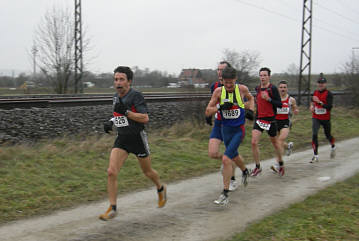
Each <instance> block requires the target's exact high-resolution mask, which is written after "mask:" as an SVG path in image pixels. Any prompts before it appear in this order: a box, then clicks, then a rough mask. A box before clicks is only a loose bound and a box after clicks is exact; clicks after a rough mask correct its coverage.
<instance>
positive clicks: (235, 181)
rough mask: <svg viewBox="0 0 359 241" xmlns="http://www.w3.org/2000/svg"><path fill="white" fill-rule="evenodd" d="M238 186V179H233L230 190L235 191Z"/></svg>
mask: <svg viewBox="0 0 359 241" xmlns="http://www.w3.org/2000/svg"><path fill="white" fill-rule="evenodd" d="M237 188H238V182H237V180H231V182H230V183H229V189H228V190H229V191H231V192H233V191H235V190H236V189H237Z"/></svg>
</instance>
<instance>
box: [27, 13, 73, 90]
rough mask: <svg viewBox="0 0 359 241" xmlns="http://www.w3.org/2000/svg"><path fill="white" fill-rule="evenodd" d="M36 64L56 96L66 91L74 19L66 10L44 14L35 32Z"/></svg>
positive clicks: (70, 70) (69, 79)
mask: <svg viewBox="0 0 359 241" xmlns="http://www.w3.org/2000/svg"><path fill="white" fill-rule="evenodd" d="M34 44H35V45H36V46H37V50H38V52H37V60H38V61H37V65H38V66H39V69H40V70H41V72H42V73H43V74H44V75H45V76H46V78H47V79H48V81H50V82H51V83H52V86H53V87H54V90H55V92H56V93H58V94H64V93H67V92H68V89H69V83H70V81H71V76H72V70H73V66H74V19H73V16H72V14H71V12H70V11H69V10H68V9H64V8H60V7H53V8H52V10H51V11H47V12H46V14H45V16H44V18H43V19H42V21H41V22H40V24H39V25H38V28H37V29H36V32H35V38H34Z"/></svg>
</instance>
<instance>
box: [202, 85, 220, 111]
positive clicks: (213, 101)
mask: <svg viewBox="0 0 359 241" xmlns="http://www.w3.org/2000/svg"><path fill="white" fill-rule="evenodd" d="M220 93H221V88H217V89H215V90H214V92H213V95H212V97H211V100H210V101H209V103H208V105H207V108H206V112H205V115H206V116H211V115H214V114H215V113H216V112H217V111H218V108H217V103H218V101H219V95H220Z"/></svg>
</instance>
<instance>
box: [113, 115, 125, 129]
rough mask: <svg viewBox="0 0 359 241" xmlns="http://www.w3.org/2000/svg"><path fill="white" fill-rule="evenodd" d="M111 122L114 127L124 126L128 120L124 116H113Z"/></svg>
mask: <svg viewBox="0 0 359 241" xmlns="http://www.w3.org/2000/svg"><path fill="white" fill-rule="evenodd" d="M111 121H112V122H113V124H115V126H116V127H125V126H128V120H127V117H126V116H115V117H114V118H112V119H111Z"/></svg>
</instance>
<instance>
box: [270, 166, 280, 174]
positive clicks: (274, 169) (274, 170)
mask: <svg viewBox="0 0 359 241" xmlns="http://www.w3.org/2000/svg"><path fill="white" fill-rule="evenodd" d="M270 169H272V171H273V172H275V173H278V171H277V169H276V168H275V167H274V166H270Z"/></svg>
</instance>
